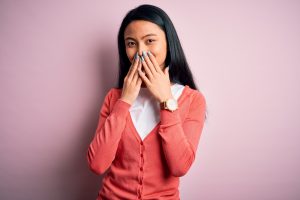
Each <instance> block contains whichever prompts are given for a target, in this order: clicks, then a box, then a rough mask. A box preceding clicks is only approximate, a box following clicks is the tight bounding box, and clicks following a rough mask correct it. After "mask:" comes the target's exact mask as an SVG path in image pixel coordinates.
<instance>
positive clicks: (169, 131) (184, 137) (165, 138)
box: [159, 92, 206, 177]
mask: <svg viewBox="0 0 300 200" xmlns="http://www.w3.org/2000/svg"><path fill="white" fill-rule="evenodd" d="M205 110H206V101H205V98H204V96H203V95H202V94H201V93H200V92H197V93H196V94H195V95H194V97H193V100H192V102H191V105H190V107H189V112H188V115H187V117H186V119H185V120H184V122H181V119H180V116H179V110H176V111H174V112H170V111H167V110H161V111H160V117H161V125H160V128H159V134H160V136H161V138H162V147H163V151H164V155H165V158H166V161H167V164H168V167H169V170H170V172H171V174H172V175H173V176H176V177H180V176H183V175H185V174H186V173H187V171H188V170H189V168H190V167H191V165H192V163H193V162H194V160H195V154H196V150H197V146H198V143H199V139H200V135H201V133H202V129H203V125H204V120H205Z"/></svg>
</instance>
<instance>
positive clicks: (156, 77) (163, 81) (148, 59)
mask: <svg viewBox="0 0 300 200" xmlns="http://www.w3.org/2000/svg"><path fill="white" fill-rule="evenodd" d="M143 57H144V60H143V59H142V66H143V68H144V70H145V72H146V74H145V73H144V72H143V71H142V69H141V67H142V66H141V67H139V68H138V73H139V75H140V77H141V78H142V80H143V81H144V83H145V85H146V86H147V88H148V89H149V91H150V92H151V93H152V95H153V96H154V97H155V98H156V99H157V100H158V101H159V102H163V101H166V100H167V99H169V98H173V96H172V92H171V83H170V78H169V67H167V68H165V69H164V71H162V69H161V68H160V67H159V64H158V63H157V61H156V58H155V57H154V55H153V54H152V53H151V52H150V51H148V55H147V54H146V52H145V51H143ZM146 75H147V76H146Z"/></svg>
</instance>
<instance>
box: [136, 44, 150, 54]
mask: <svg viewBox="0 0 300 200" xmlns="http://www.w3.org/2000/svg"><path fill="white" fill-rule="evenodd" d="M147 50H148V49H147V48H146V47H145V46H139V49H138V54H139V56H142V55H143V51H145V52H147Z"/></svg>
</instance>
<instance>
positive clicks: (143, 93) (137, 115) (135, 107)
mask: <svg viewBox="0 0 300 200" xmlns="http://www.w3.org/2000/svg"><path fill="white" fill-rule="evenodd" d="M183 89H184V85H181V84H178V83H175V84H174V85H171V92H172V95H173V97H174V98H175V99H176V100H178V98H179V96H180V95H181V93H182V91H183ZM129 112H130V115H131V119H132V122H133V124H134V126H135V129H136V130H137V132H138V133H139V135H140V137H141V139H142V140H144V138H145V137H146V136H147V135H148V134H149V133H150V132H151V131H152V130H153V129H154V128H155V127H156V125H157V124H158V123H159V122H160V105H159V102H158V101H157V100H156V99H155V98H154V97H153V95H152V94H151V92H150V91H149V90H148V88H147V87H144V88H142V87H141V88H140V92H139V95H138V96H137V98H136V99H135V101H134V102H133V104H132V105H131V107H130V108H129Z"/></svg>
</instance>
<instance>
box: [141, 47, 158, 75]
mask: <svg viewBox="0 0 300 200" xmlns="http://www.w3.org/2000/svg"><path fill="white" fill-rule="evenodd" d="M143 57H144V58H145V62H146V63H147V66H148V67H149V69H150V71H151V73H152V74H153V75H154V74H155V73H156V69H155V67H154V65H153V63H152V61H151V60H150V58H149V57H148V55H147V53H146V51H143Z"/></svg>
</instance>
